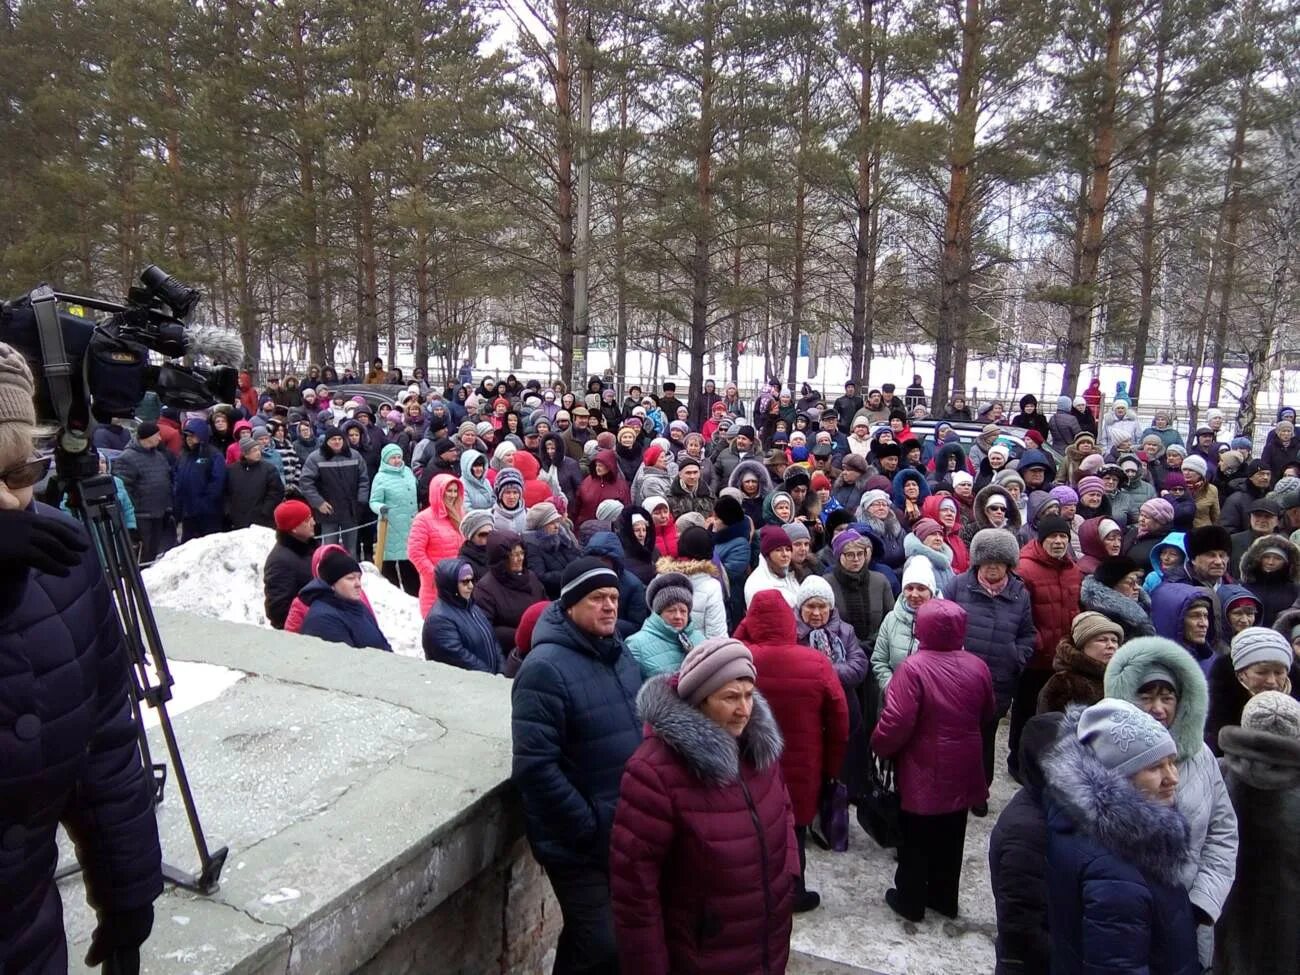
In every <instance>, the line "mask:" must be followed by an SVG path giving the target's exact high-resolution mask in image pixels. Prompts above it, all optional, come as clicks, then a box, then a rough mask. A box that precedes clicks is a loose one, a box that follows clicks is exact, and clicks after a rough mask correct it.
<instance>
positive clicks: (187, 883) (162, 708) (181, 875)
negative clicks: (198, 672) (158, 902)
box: [55, 438, 228, 894]
mask: <svg viewBox="0 0 1300 975" xmlns="http://www.w3.org/2000/svg"><path fill="white" fill-rule="evenodd" d="M88 466H90V467H94V472H93V473H91V472H90V471H87V470H86V468H87V467H88ZM55 469H56V472H57V474H58V477H59V482H60V485H61V486H65V487H66V488H67V490H68V506H69V507H70V508H72V510H74V511H76V512H77V514H78V515H79V516H80V518H81V520H82V521H83V522H84V523H85V525H86V530H87V531H88V532H89V533H90V538H91V541H92V542H93V543H94V545H95V548H96V550H97V551H98V553H99V561H100V564H101V565H102V566H103V569H104V577H105V580H106V581H107V582H108V586H109V589H110V591H111V592H112V594H113V605H114V608H115V609H116V611H117V619H118V624H119V625H118V628H119V630H120V631H121V634H122V642H123V645H124V646H125V647H126V650H127V653H128V655H129V656H128V659H129V661H130V670H131V685H132V688H133V691H134V693H133V694H132V700H131V710H132V712H133V713H134V715H135V720H136V727H137V729H138V736H139V739H140V753H141V755H142V756H143V758H144V764H145V767H146V768H148V769H150V770H151V772H152V775H153V794H154V804H155V805H156V804H158V803H161V802H162V800H163V790H164V787H165V785H166V783H167V764H166V763H165V762H157V763H156V762H154V761H153V759H152V755H151V753H150V749H149V736H148V735H147V734H146V733H145V728H144V722H143V709H142V707H141V705H142V704H144V705H148V706H149V707H151V708H153V709H154V710H155V711H156V712H157V713H158V725H159V727H160V728H161V730H162V735H163V740H164V741H165V742H166V745H167V756H168V758H169V759H170V761H171V767H172V769H173V770H174V773H175V776H176V788H177V790H178V791H179V792H180V795H181V802H182V803H183V804H184V806H185V816H186V818H187V819H188V820H189V824H190V832H191V833H192V834H193V836H194V845H195V847H196V848H197V849H198V854H199V869H198V872H197V873H190V872H188V871H185V870H182V869H180V868H178V867H175V866H172V865H171V864H169V863H167V862H165V861H164V863H163V866H162V872H163V877H164V878H165V879H167V880H168V881H170V882H171V883H173V884H176V885H177V886H178V887H184V888H185V889H186V890H193V891H196V892H198V893H200V894H211V893H214V892H215V891H216V889H217V885H218V881H219V879H220V877H221V868H222V867H223V866H224V865H225V862H226V855H227V852H228V851H227V849H226V848H225V847H222V848H221V849H219V850H217V851H215V852H212V851H209V849H208V841H207V838H206V837H205V836H204V833H203V824H202V823H201V822H200V821H199V813H198V808H197V807H196V806H195V804H194V793H193V791H192V790H191V789H190V782H189V777H188V776H187V775H186V774H185V763H184V762H183V761H182V759H181V752H180V746H179V745H178V744H177V741H176V732H175V729H173V727H172V721H171V715H170V714H168V712H167V702H168V701H169V700H171V696H172V691H171V688H172V683H173V682H172V675H171V671H170V669H169V668H168V666H167V655H166V654H165V653H164V652H163V646H162V638H161V637H160V636H159V634H158V624H157V621H156V620H155V619H154V615H153V608H152V607H151V606H150V605H149V596H148V593H147V592H145V588H144V580H143V579H141V578H140V567H139V565H138V564H137V562H136V558H135V550H134V549H133V548H132V546H131V536H130V534H129V533H128V531H127V528H126V523H125V522H124V521H123V520H122V509H121V507H120V506H119V505H118V503H117V487H116V485H115V484H114V482H113V478H112V477H110V476H107V475H101V474H99V473H98V461H97V459H96V455H95V452H94V451H93V450H86V451H83V452H81V453H79V454H74V453H70V452H69V451H67V450H65V449H64V447H63V444H62V438H60V443H59V446H58V447H57V448H56V450H55Z"/></svg>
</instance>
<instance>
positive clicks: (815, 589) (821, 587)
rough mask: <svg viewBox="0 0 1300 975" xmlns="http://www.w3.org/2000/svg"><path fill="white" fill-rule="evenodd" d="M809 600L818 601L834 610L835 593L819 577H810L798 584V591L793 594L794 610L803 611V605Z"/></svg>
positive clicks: (828, 584) (827, 583) (829, 585)
mask: <svg viewBox="0 0 1300 975" xmlns="http://www.w3.org/2000/svg"><path fill="white" fill-rule="evenodd" d="M810 599H820V600H821V601H822V602H824V603H826V604H827V605H828V606H830V607H831V608H832V609H834V608H835V593H834V591H833V590H832V589H831V584H830V583H829V582H827V581H826V580H825V579H824V578H822V577H821V576H819V575H811V576H809V577H808V578H807V579H805V580H804V581H803V582H801V583H799V590H798V591H797V592H796V593H795V594H794V608H795V609H796V610H799V609H803V604H804V603H806V602H808V600H810Z"/></svg>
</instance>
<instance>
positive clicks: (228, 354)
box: [185, 325, 244, 367]
mask: <svg viewBox="0 0 1300 975" xmlns="http://www.w3.org/2000/svg"><path fill="white" fill-rule="evenodd" d="M185 346H186V352H187V353H189V354H190V355H202V356H207V357H208V358H209V359H211V360H212V361H213V362H214V363H216V364H217V365H220V366H236V367H238V366H239V365H240V364H241V363H242V362H243V361H244V343H243V342H242V341H241V340H240V338H239V336H238V335H236V334H235V333H234V332H230V331H227V330H226V329H224V328H217V327H215V326H213V325H190V326H189V327H187V328H186V329H185Z"/></svg>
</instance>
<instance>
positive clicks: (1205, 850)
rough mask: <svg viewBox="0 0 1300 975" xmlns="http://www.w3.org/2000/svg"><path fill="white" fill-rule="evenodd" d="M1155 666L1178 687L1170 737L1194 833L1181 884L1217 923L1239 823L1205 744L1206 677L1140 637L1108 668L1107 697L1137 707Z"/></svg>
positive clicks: (1162, 645)
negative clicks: (1176, 706)
mask: <svg viewBox="0 0 1300 975" xmlns="http://www.w3.org/2000/svg"><path fill="white" fill-rule="evenodd" d="M1153 666H1155V667H1160V668H1162V669H1164V670H1166V671H1168V672H1169V673H1170V674H1171V675H1172V676H1173V678H1174V680H1175V681H1176V682H1177V685H1178V686H1177V687H1176V688H1175V690H1176V692H1177V694H1178V709H1177V711H1176V713H1175V715H1174V720H1173V724H1172V725H1171V726H1170V728H1169V734H1170V735H1172V736H1173V739H1174V744H1176V745H1177V746H1178V795H1177V803H1178V808H1179V810H1180V811H1181V812H1182V814H1183V815H1184V816H1186V817H1187V823H1188V826H1189V827H1190V828H1191V841H1190V843H1189V845H1188V854H1189V857H1188V859H1187V860H1186V862H1185V863H1184V864H1183V866H1182V870H1181V873H1180V879H1181V882H1182V885H1183V887H1184V888H1186V889H1187V890H1188V892H1189V893H1190V895H1191V898H1192V903H1193V904H1194V905H1196V906H1197V907H1199V908H1200V909H1201V910H1202V911H1204V912H1205V913H1206V914H1207V915H1209V917H1210V918H1211V919H1212V920H1213V919H1215V918H1217V917H1218V916H1219V912H1220V911H1221V910H1222V908H1223V902H1224V900H1225V899H1226V898H1227V896H1228V891H1229V890H1231V889H1232V881H1233V878H1234V877H1235V876H1236V864H1237V817H1236V814H1235V813H1233V811H1232V804H1231V803H1230V802H1229V801H1228V794H1227V790H1226V789H1225V788H1224V785H1223V778H1222V776H1221V775H1220V774H1219V765H1218V763H1217V762H1216V761H1215V759H1214V753H1213V752H1212V751H1211V750H1210V747H1209V746H1208V745H1207V744H1206V743H1205V739H1204V729H1205V721H1206V717H1207V710H1208V697H1209V695H1208V693H1207V690H1206V684H1205V676H1204V675H1203V674H1202V673H1201V669H1200V667H1198V666H1197V663H1196V661H1195V660H1193V659H1192V657H1191V656H1190V655H1189V654H1188V653H1187V652H1186V651H1185V650H1183V648H1182V647H1180V646H1178V645H1177V644H1176V643H1174V642H1173V641H1171V640H1166V639H1163V638H1162V637H1158V636H1153V637H1140V638H1138V639H1136V640H1130V641H1128V642H1127V643H1125V644H1124V645H1123V646H1121V647H1120V648H1119V652H1118V653H1116V654H1115V656H1114V657H1112V658H1111V661H1110V663H1109V664H1107V665H1106V676H1105V685H1106V696H1107V697H1116V698H1119V699H1120V700H1122V701H1128V702H1129V703H1130V704H1137V699H1138V690H1139V688H1140V687H1141V686H1142V683H1143V681H1144V679H1145V678H1146V675H1147V674H1148V673H1150V671H1151V668H1152V667H1153Z"/></svg>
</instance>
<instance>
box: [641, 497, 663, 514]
mask: <svg viewBox="0 0 1300 975" xmlns="http://www.w3.org/2000/svg"><path fill="white" fill-rule="evenodd" d="M641 507H643V508H645V510H646V511H647V512H649V513H650V514H654V513H655V509H656V508H667V507H668V499H667V498H665V497H663V496H662V495H659V494H652V495H650V496H649V497H648V498H646V499H645V500H644V501H642V502H641Z"/></svg>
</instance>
